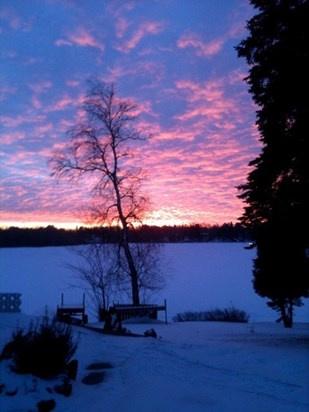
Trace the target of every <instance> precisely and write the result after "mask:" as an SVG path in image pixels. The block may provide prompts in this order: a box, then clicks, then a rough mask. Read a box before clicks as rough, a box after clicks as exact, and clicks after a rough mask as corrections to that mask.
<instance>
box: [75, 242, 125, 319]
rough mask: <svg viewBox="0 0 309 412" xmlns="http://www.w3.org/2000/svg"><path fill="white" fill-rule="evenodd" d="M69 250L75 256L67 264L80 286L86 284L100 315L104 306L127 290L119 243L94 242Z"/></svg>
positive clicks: (104, 308)
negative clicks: (120, 266)
mask: <svg viewBox="0 0 309 412" xmlns="http://www.w3.org/2000/svg"><path fill="white" fill-rule="evenodd" d="M70 250H71V251H72V253H73V254H74V255H75V258H74V263H73V264H72V263H70V264H68V265H67V267H68V268H69V269H70V270H71V271H72V272H73V273H74V274H75V278H76V279H77V280H78V281H80V286H81V287H82V288H85V287H86V289H87V293H88V294H89V295H90V297H91V300H92V301H93V302H94V305H95V311H96V313H97V315H98V317H99V315H100V311H101V310H102V309H103V310H107V309H108V308H109V306H110V305H111V303H113V301H116V300H117V299H119V298H120V296H121V295H122V293H124V292H127V286H128V285H127V284H128V282H127V279H125V278H124V274H123V273H122V272H121V271H119V270H118V259H117V256H118V245H116V244H106V243H91V244H87V245H82V246H79V247H73V248H70ZM75 286H76V283H75Z"/></svg>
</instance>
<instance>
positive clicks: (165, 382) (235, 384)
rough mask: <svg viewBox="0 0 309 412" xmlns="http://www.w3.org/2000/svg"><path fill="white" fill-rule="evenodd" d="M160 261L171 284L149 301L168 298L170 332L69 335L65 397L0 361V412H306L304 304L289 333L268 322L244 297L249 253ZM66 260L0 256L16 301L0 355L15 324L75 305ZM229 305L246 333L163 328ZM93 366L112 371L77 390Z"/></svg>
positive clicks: (190, 253)
mask: <svg viewBox="0 0 309 412" xmlns="http://www.w3.org/2000/svg"><path fill="white" fill-rule="evenodd" d="M165 254H166V258H167V260H168V261H169V273H170V279H169V283H168V285H167V286H166V288H165V289H164V290H163V291H162V292H161V294H160V295H159V296H157V297H156V301H157V302H158V303H160V302H161V303H162V301H163V299H164V298H166V299H167V304H168V315H169V316H168V317H169V323H168V324H167V325H165V324H164V323H161V322H158V323H154V324H151V325H150V324H129V325H127V327H128V328H129V329H130V330H131V331H132V332H135V333H141V334H143V332H144V331H145V330H147V329H149V328H150V327H153V328H154V329H155V331H156V332H157V334H158V336H159V337H158V338H157V339H155V338H144V337H141V338H135V337H120V336H107V335H103V334H99V333H96V332H93V331H90V330H86V329H83V328H79V327H74V333H76V334H79V335H80V338H81V341H80V345H79V347H78V350H77V352H76V354H75V356H74V357H75V358H76V359H77V360H78V361H79V367H78V374H77V379H76V381H75V382H73V393H72V395H71V396H70V397H68V398H67V397H64V396H62V395H58V394H56V393H54V392H52V393H50V392H48V391H47V390H46V389H47V388H53V387H54V385H55V384H57V383H60V382H59V381H44V380H38V382H37V385H36V386H35V385H34V382H33V377H32V376H28V375H26V376H25V375H24V376H19V375H16V374H13V373H12V372H11V371H10V369H9V363H8V362H7V361H4V362H1V363H0V385H1V384H5V387H4V390H3V391H2V393H1V394H0V410H1V411H3V412H13V411H15V412H17V411H19V412H26V411H36V410H37V409H36V403H37V402H38V401H40V400H48V399H54V400H55V401H56V408H55V409H54V410H55V411H59V412H70V411H72V412H77V411H78V412H101V411H106V412H174V411H177V412H200V411H201V412H202V411H203V412H205V411H207V412H208V411H209V412H234V411H235V412H298V411H299V412H307V411H309V356H308V355H309V324H308V323H305V322H306V321H307V322H308V319H309V316H308V304H307V303H306V305H305V306H304V307H302V308H299V309H298V310H297V311H296V319H295V320H296V324H295V326H294V327H293V329H291V330H287V329H284V328H283V326H282V325H281V324H277V323H275V322H274V320H275V319H276V317H277V315H276V313H274V312H273V311H271V310H270V309H269V308H268V307H267V306H266V304H265V301H264V300H263V299H261V298H260V297H258V296H257V295H256V294H255V293H254V291H253V290H252V275H251V260H252V258H253V257H254V251H252V250H251V251H247V250H245V249H244V244H239V243H230V244H229V243H228V244H226V243H225V244H224V243H211V244H175V245H174V244H168V245H167V246H166V248H165ZM72 256H74V255H72V254H71V253H70V252H69V251H68V249H67V248H20V249H0V270H1V278H0V282H1V288H0V289H1V291H3V292H20V293H22V313H21V314H4V313H0V333H1V335H0V349H2V347H3V345H4V344H5V343H6V342H7V341H8V340H9V339H10V337H11V333H12V331H13V330H14V329H15V327H16V326H17V324H18V325H19V326H27V325H28V324H29V321H30V318H31V316H33V315H42V314H43V311H44V307H45V306H46V305H47V306H48V309H49V310H51V311H53V310H55V308H56V306H57V304H58V303H60V295H61V293H62V292H64V294H65V297H67V299H68V300H70V301H72V300H73V301H74V302H75V301H77V300H81V296H82V291H81V290H78V289H75V288H72V287H70V285H71V284H72V283H73V278H72V276H71V273H70V272H69V270H68V269H67V268H66V267H65V264H66V263H68V262H70V260H72ZM231 304H233V305H234V306H236V307H237V308H239V309H244V310H246V311H247V312H248V313H249V314H250V315H251V319H250V322H249V323H248V324H230V323H216V322H190V323H173V322H171V319H172V316H173V315H175V314H176V313H177V312H182V311H185V310H207V309H212V308H216V307H218V308H225V307H227V306H229V305H231ZM87 305H89V306H91V305H90V302H89V301H87ZM100 326H102V325H100ZM97 362H109V363H111V365H112V368H111V369H106V370H104V373H105V378H104V380H103V382H101V383H99V384H96V385H86V384H84V383H83V382H82V380H83V378H84V377H85V376H86V375H87V374H89V370H87V366H88V365H89V364H92V363H97ZM16 389H17V393H16V395H15V396H8V395H6V392H8V393H10V392H13V393H14V392H15V390H16Z"/></svg>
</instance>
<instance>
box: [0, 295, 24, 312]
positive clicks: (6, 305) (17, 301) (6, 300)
mask: <svg viewBox="0 0 309 412" xmlns="http://www.w3.org/2000/svg"><path fill="white" fill-rule="evenodd" d="M20 305H21V293H0V312H6V313H13V312H20Z"/></svg>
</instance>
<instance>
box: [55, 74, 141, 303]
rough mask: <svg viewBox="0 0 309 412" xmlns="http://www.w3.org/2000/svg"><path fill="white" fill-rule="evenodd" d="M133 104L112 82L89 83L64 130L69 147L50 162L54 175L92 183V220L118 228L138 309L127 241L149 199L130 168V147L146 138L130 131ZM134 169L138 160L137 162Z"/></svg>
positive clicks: (135, 273) (138, 175)
mask: <svg viewBox="0 0 309 412" xmlns="http://www.w3.org/2000/svg"><path fill="white" fill-rule="evenodd" d="M136 109H137V107H136V105H135V104H134V103H132V102H131V101H128V100H124V99H119V98H118V97H117V96H116V92H115V87H114V85H113V84H111V85H110V84H105V83H102V82H101V81H99V80H94V81H91V82H90V88H89V93H88V95H87V97H86V99H85V101H84V103H83V110H84V113H85V117H84V118H83V119H82V120H81V121H80V122H79V123H77V124H76V125H75V126H74V127H73V128H72V129H70V130H69V132H68V143H67V145H66V147H65V149H64V151H61V152H60V153H57V154H56V155H55V156H54V157H53V159H52V160H51V166H52V168H53V171H54V175H55V176H56V177H64V176H66V177H72V178H78V179H79V178H82V177H84V176H87V178H88V177H89V176H91V177H92V178H93V179H94V180H93V182H94V183H93V193H94V195H95V198H94V199H95V200H93V202H92V217H93V221H95V222H99V223H105V224H106V223H108V224H116V225H118V226H119V227H120V234H121V237H120V239H119V245H120V246H121V249H122V252H123V256H124V257H125V262H126V265H127V273H128V274H129V276H130V280H131V286H132V300H133V304H134V305H139V303H140V299H139V284H138V279H139V274H138V271H137V267H136V262H135V261H134V256H133V253H132V249H131V245H130V242H129V238H128V233H129V228H130V227H132V225H134V223H137V222H141V220H142V217H143V214H144V212H145V210H146V205H147V199H146V198H145V197H144V196H143V195H142V194H141V183H142V181H143V174H142V171H141V169H140V168H139V167H136V166H134V165H133V162H132V158H133V154H134V145H135V144H136V143H137V142H140V141H141V140H144V139H145V138H144V137H143V136H142V135H141V134H140V133H139V132H138V131H137V130H136V127H133V125H134V122H135V120H136ZM135 165H136V162H135Z"/></svg>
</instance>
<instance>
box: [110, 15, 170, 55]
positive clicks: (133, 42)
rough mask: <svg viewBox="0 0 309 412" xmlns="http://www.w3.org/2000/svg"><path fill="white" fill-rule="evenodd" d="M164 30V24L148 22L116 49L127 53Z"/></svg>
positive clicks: (141, 25)
mask: <svg viewBox="0 0 309 412" xmlns="http://www.w3.org/2000/svg"><path fill="white" fill-rule="evenodd" d="M163 28H164V24H163V23H160V22H155V21H146V22H143V23H142V24H140V25H139V27H138V28H137V29H136V30H135V31H134V33H133V34H132V35H131V37H130V38H129V39H128V40H126V41H125V42H124V43H122V44H120V45H117V46H116V49H117V50H119V51H122V52H125V53H128V52H129V51H130V50H132V49H134V48H135V47H136V46H137V45H138V43H140V41H141V40H142V39H143V38H144V37H146V36H148V35H156V34H158V33H160V32H161V31H162V30H163Z"/></svg>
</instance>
